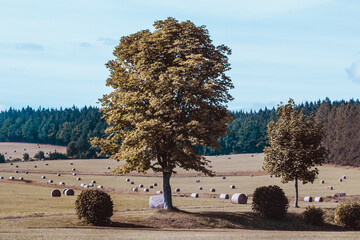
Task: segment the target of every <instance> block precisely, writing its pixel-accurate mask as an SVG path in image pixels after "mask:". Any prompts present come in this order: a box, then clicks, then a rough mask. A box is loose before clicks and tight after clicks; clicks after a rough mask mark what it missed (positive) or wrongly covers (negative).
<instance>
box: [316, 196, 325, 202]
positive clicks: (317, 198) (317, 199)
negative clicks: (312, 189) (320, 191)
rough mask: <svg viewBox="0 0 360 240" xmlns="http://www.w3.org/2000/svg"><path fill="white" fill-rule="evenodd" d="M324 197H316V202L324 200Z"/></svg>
mask: <svg viewBox="0 0 360 240" xmlns="http://www.w3.org/2000/svg"><path fill="white" fill-rule="evenodd" d="M323 201H324V199H323V198H322V197H315V198H314V202H323Z"/></svg>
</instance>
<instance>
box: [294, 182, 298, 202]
mask: <svg viewBox="0 0 360 240" xmlns="http://www.w3.org/2000/svg"><path fill="white" fill-rule="evenodd" d="M298 193H299V190H298V179H297V177H296V178H295V201H294V207H299V205H298V198H299V196H298Z"/></svg>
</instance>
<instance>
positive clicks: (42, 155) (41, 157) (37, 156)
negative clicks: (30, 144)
mask: <svg viewBox="0 0 360 240" xmlns="http://www.w3.org/2000/svg"><path fill="white" fill-rule="evenodd" d="M34 158H37V159H43V158H45V154H44V152H43V151H39V152H37V153H35V155H34Z"/></svg>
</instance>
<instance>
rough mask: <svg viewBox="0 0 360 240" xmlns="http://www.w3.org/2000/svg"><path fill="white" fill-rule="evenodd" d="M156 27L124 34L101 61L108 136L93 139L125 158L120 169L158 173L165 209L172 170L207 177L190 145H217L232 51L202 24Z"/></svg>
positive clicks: (170, 21) (225, 115)
mask: <svg viewBox="0 0 360 240" xmlns="http://www.w3.org/2000/svg"><path fill="white" fill-rule="evenodd" d="M154 27H155V31H154V32H150V31H149V30H144V31H140V32H137V33H135V34H131V35H129V36H125V37H122V38H121V40H120V44H119V46H117V47H116V48H115V51H114V55H115V58H116V59H115V60H112V61H109V62H108V63H107V67H108V68H109V69H110V77H109V78H108V79H107V85H108V86H111V87H112V88H113V89H114V91H113V92H111V93H110V94H108V95H104V97H103V98H102V99H100V101H101V102H102V106H103V108H102V112H103V113H104V117H105V119H106V121H107V123H108V124H109V127H108V128H107V129H106V131H105V132H106V133H107V134H108V137H106V138H105V139H97V138H95V139H94V140H93V141H92V144H93V145H94V146H99V147H100V148H101V150H102V152H101V153H103V154H107V153H110V154H111V158H112V159H115V160H118V161H125V163H124V164H123V165H122V166H121V167H119V168H118V169H117V171H116V172H118V173H121V174H126V173H129V172H130V171H137V172H143V173H145V172H146V171H148V170H150V169H151V170H153V171H155V172H162V173H163V190H164V200H165V204H164V205H165V206H164V208H165V209H171V208H173V206H172V199H171V187H170V177H171V175H172V174H173V173H175V168H176V167H180V168H184V169H186V170H191V169H193V170H196V171H199V172H203V173H205V174H208V175H212V174H213V173H212V171H211V170H209V169H208V168H207V165H208V162H209V161H208V160H206V159H205V158H204V157H202V156H201V155H200V154H199V153H197V152H196V149H195V146H210V147H213V148H218V147H219V144H218V142H217V139H218V138H219V137H221V136H222V135H224V134H225V133H226V131H227V123H229V122H231V120H232V116H231V115H230V113H229V111H228V110H227V108H226V103H227V102H228V101H230V100H232V97H231V95H230V94H229V93H228V90H229V89H230V88H233V85H232V83H231V80H230V78H229V77H228V76H226V75H225V73H224V72H225V71H228V70H229V69H230V67H229V66H230V64H229V63H228V57H227V55H229V54H230V49H229V48H228V47H226V46H224V45H220V46H214V45H213V44H212V43H211V40H210V37H209V33H208V31H207V30H206V28H205V27H204V26H201V27H197V26H195V25H194V24H193V23H192V22H190V21H186V22H180V23H179V22H178V21H177V20H175V19H173V18H168V19H166V20H164V21H156V22H155V23H154Z"/></svg>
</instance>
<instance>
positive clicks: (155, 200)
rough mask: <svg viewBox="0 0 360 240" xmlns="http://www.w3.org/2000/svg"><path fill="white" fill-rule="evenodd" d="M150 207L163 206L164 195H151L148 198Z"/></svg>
mask: <svg viewBox="0 0 360 240" xmlns="http://www.w3.org/2000/svg"><path fill="white" fill-rule="evenodd" d="M149 207H150V208H164V195H156V196H151V197H150V198H149Z"/></svg>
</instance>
